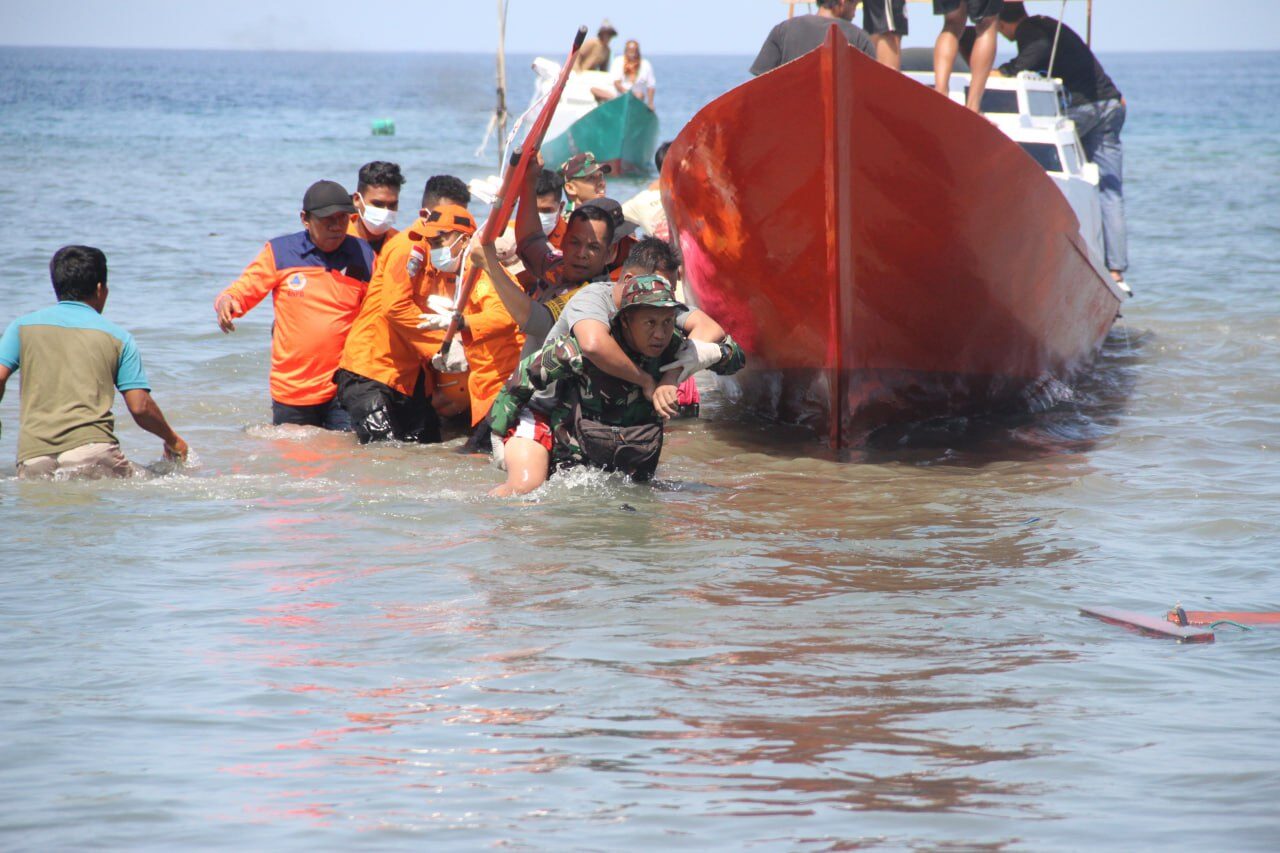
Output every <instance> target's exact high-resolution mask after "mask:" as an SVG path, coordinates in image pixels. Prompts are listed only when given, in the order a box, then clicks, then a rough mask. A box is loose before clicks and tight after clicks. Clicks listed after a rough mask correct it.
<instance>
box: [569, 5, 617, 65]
mask: <svg viewBox="0 0 1280 853" xmlns="http://www.w3.org/2000/svg"><path fill="white" fill-rule="evenodd" d="M617 34H618V31H617V30H615V29H614V28H613V24H611V23H609V19H608V18H605V19H604V21H602V22H601V23H600V29H599V30H598V31H596V37H595V38H593V39H587V40H586V41H584V42H583V43H582V48H581V49H579V51H578V57H577V58H576V59H575V60H574V61H573V70H574V71H608V70H609V57H610V56H611V53H610V51H609V42H610V41H612V40H613V37H614V36H616V35H617Z"/></svg>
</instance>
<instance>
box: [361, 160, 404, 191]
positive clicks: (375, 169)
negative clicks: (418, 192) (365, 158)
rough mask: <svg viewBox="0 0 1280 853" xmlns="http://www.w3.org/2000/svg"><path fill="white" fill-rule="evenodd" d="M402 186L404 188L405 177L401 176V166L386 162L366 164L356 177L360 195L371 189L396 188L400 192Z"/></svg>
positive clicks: (377, 161)
mask: <svg viewBox="0 0 1280 853" xmlns="http://www.w3.org/2000/svg"><path fill="white" fill-rule="evenodd" d="M402 186H404V175H402V174H400V165H399V164H398V163H388V162H386V161H385V160H374V161H373V162H372V163H365V164H364V165H363V166H361V167H360V174H359V175H358V176H357V177H356V192H358V193H362V192H364V191H365V190H367V189H369V187H395V188H396V189H397V190H398V189H400V187H402Z"/></svg>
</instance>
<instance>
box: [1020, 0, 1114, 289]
mask: <svg viewBox="0 0 1280 853" xmlns="http://www.w3.org/2000/svg"><path fill="white" fill-rule="evenodd" d="M998 26H999V28H1000V34H1001V35H1003V36H1004V37H1005V38H1006V39H1008V40H1009V41H1016V42H1017V44H1018V55H1017V56H1015V57H1014V58H1013V59H1012V60H1011V61H1009V62H1006V63H1005V64H1004V65H1001V66H1000V73H1001V74H1004V75H1007V76H1014V75H1016V74H1018V72H1020V71H1035V72H1038V73H1040V74H1044V75H1045V76H1048V77H1057V78H1059V79H1061V80H1062V86H1063V88H1064V89H1066V91H1067V94H1068V95H1069V96H1070V99H1071V101H1070V104H1069V106H1068V107H1067V116H1068V118H1070V119H1071V120H1072V121H1073V122H1075V125H1076V132H1077V133H1078V134H1080V142H1081V143H1082V144H1083V145H1084V153H1085V156H1086V157H1087V158H1088V159H1089V161H1090V162H1091V163H1096V164H1097V166H1098V175H1099V178H1100V180H1099V182H1098V201H1099V204H1100V205H1101V207H1102V237H1103V243H1104V244H1105V246H1106V255H1107V258H1106V260H1107V268H1108V269H1109V270H1111V277H1112V278H1113V279H1115V280H1116V281H1118V282H1121V283H1123V282H1124V271H1125V269H1127V268H1128V266H1129V257H1128V247H1127V236H1126V229H1125V218H1124V182H1123V165H1124V156H1123V153H1124V152H1123V149H1122V147H1121V145H1120V130H1121V129H1122V128H1123V127H1124V120H1125V112H1126V109H1125V102H1124V97H1123V96H1122V95H1121V94H1120V90H1119V89H1117V88H1116V85H1115V83H1113V82H1112V81H1111V78H1110V77H1109V76H1108V75H1107V72H1106V71H1104V70H1103V68H1102V63H1100V62H1098V58H1097V57H1096V56H1095V55H1094V53H1093V51H1092V50H1090V49H1089V46H1088V45H1086V44H1085V43H1084V40H1083V39H1081V38H1080V36H1079V35H1077V34H1076V32H1075V31H1074V30H1072V29H1071V28H1070V27H1068V26H1066V25H1065V24H1063V23H1061V22H1060V21H1058V20H1056V19H1054V18H1050V17H1048V16H1046V15H1035V16H1029V15H1027V9H1026V7H1025V6H1023V4H1022V3H1018V2H1006V3H1005V4H1004V9H1003V10H1001V12H1000V22H999V24H998ZM1055 40H1056V42H1057V47H1056V51H1055V47H1054V42H1055ZM1051 59H1052V61H1053V68H1050V67H1049V62H1050V60H1051Z"/></svg>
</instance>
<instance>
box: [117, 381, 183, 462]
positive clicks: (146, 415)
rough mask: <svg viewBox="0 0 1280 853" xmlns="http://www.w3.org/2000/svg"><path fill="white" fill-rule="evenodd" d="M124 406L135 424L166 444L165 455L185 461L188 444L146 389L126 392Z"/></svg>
mask: <svg viewBox="0 0 1280 853" xmlns="http://www.w3.org/2000/svg"><path fill="white" fill-rule="evenodd" d="M124 404H125V405H126V406H128V407H129V414H131V415H133V420H134V422H135V423H136V424H137V425H138V426H140V427H142V428H143V429H145V430H146V431H147V432H149V433H151V434H152V435H154V436H155V437H156V438H158V439H160V440H161V441H163V442H164V455H165V457H166V458H168V459H183V458H185V457H186V455H187V450H188V448H187V443H186V442H185V441H183V440H182V437H181V436H179V435H178V434H177V433H176V432H174V431H173V427H171V426H169V422H168V421H167V420H165V418H164V412H162V411H160V406H159V405H158V404H157V403H156V401H155V400H154V399H153V398H152V397H151V392H150V391H148V390H147V389H145V388H133V389H131V390H129V391H125V392H124Z"/></svg>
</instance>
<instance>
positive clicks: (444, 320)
mask: <svg viewBox="0 0 1280 853" xmlns="http://www.w3.org/2000/svg"><path fill="white" fill-rule="evenodd" d="M418 320H419V323H418V328H419V329H429V330H430V331H433V332H443V331H444V330H445V329H447V328H449V323H450V322H451V321H452V320H453V314H452V313H450V314H435V313H432V314H419V315H418Z"/></svg>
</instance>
